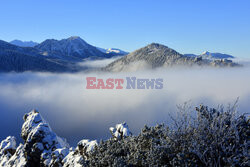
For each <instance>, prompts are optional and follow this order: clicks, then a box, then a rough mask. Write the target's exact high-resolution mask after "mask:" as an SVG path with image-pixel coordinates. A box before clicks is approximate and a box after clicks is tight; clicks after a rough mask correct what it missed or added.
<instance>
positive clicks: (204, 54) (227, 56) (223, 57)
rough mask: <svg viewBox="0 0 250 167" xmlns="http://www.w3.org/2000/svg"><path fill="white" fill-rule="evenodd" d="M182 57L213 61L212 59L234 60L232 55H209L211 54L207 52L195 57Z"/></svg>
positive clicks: (191, 55)
mask: <svg viewBox="0 0 250 167" xmlns="http://www.w3.org/2000/svg"><path fill="white" fill-rule="evenodd" d="M184 55H185V56H190V57H202V58H205V59H211V60H214V59H233V58H235V57H234V56H232V55H228V54H223V53H211V52H208V51H205V52H203V53H202V54H200V55H195V54H184Z"/></svg>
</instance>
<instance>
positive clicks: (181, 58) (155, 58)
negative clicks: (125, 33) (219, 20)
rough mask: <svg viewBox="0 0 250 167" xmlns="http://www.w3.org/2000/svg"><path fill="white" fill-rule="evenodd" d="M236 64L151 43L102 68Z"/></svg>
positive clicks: (129, 69)
mask: <svg viewBox="0 0 250 167" xmlns="http://www.w3.org/2000/svg"><path fill="white" fill-rule="evenodd" d="M183 65H184V66H194V65H196V66H216V67H217V66H219V67H221V66H237V64H236V63H233V62H232V61H231V60H227V59H223V60H210V59H206V58H203V57H196V56H186V55H182V54H180V53H178V52H176V51H175V50H173V49H171V48H168V47H167V46H164V45H161V44H157V43H152V44H150V45H148V46H146V47H143V48H141V49H138V50H136V51H134V52H132V53H130V54H128V55H126V56H124V57H122V58H120V59H118V60H116V61H114V62H112V63H111V64H109V65H108V66H106V67H105V68H104V69H103V70H105V71H112V72H120V71H136V70H141V69H152V68H157V67H172V66H183Z"/></svg>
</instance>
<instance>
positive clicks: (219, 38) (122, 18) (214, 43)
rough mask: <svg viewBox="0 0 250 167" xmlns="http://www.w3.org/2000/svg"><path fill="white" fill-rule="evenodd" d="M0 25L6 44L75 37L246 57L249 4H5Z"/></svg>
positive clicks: (106, 0) (219, 0) (203, 0)
mask: <svg viewBox="0 0 250 167" xmlns="http://www.w3.org/2000/svg"><path fill="white" fill-rule="evenodd" d="M0 22H1V23H0V39H2V40H5V41H10V40H13V39H21V40H33V41H37V42H41V41H43V40H45V39H48V38H54V39H62V38H67V37H69V36H80V37H82V38H83V39H84V40H86V41H87V42H88V43H90V44H92V45H95V46H100V47H103V48H108V47H117V48H121V49H123V50H126V51H133V50H135V49H138V48H140V47H143V46H145V45H147V44H149V43H152V42H158V43H162V44H164V45H167V46H169V47H171V48H173V49H175V50H177V51H179V52H180V53H195V54H198V53H201V52H203V51H205V50H208V51H211V52H215V51H216V52H224V53H229V54H232V55H234V56H238V57H250V0H40V1H38V0H4V1H1V2H0Z"/></svg>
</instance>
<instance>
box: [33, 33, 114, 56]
mask: <svg viewBox="0 0 250 167" xmlns="http://www.w3.org/2000/svg"><path fill="white" fill-rule="evenodd" d="M35 48H36V49H38V50H40V51H41V52H42V53H41V54H43V55H50V56H53V57H56V58H60V59H65V60H74V61H81V60H83V59H85V58H91V59H99V58H108V57H111V56H109V55H108V54H106V53H103V52H101V51H100V50H98V49H97V48H96V47H94V46H92V45H90V44H88V43H87V42H85V41H84V40H83V39H81V38H80V37H78V36H73V37H70V38H67V39H62V40H55V39H47V40H45V41H44V42H42V43H41V44H39V45H36V46H35Z"/></svg>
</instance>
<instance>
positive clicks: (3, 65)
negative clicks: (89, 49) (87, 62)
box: [0, 40, 80, 72]
mask: <svg viewBox="0 0 250 167" xmlns="http://www.w3.org/2000/svg"><path fill="white" fill-rule="evenodd" d="M79 68H80V67H79ZM77 70H78V67H77V66H75V65H74V64H72V63H71V62H67V61H63V60H60V59H54V58H53V57H50V56H44V55H41V54H40V51H39V50H38V49H36V48H32V47H19V46H16V45H12V44H10V43H8V42H5V41H1V40H0V72H11V71H15V72H24V71H49V72H69V71H77Z"/></svg>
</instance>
